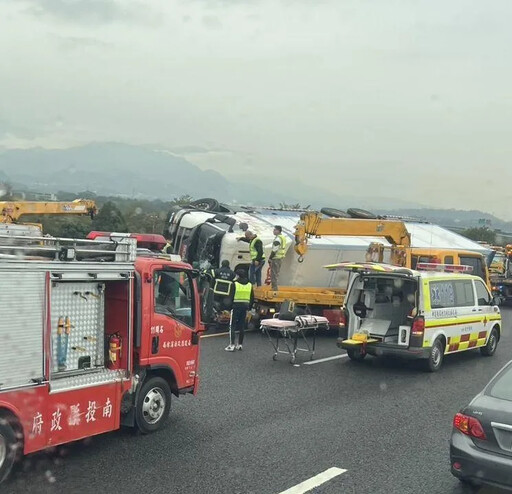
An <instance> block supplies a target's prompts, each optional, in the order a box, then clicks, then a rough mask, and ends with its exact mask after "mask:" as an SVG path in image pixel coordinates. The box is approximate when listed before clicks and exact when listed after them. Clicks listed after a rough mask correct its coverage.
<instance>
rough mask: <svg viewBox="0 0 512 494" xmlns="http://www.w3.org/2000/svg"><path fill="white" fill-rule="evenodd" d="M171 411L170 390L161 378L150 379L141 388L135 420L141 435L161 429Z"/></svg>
mask: <svg viewBox="0 0 512 494" xmlns="http://www.w3.org/2000/svg"><path fill="white" fill-rule="evenodd" d="M170 410H171V390H170V388H169V385H168V384H167V382H166V381H165V379H162V378H161V377H151V378H149V379H148V380H147V381H146V382H145V383H144V385H143V386H142V388H141V390H140V393H139V398H138V400H137V407H136V410H135V419H136V421H137V427H138V428H139V430H140V431H141V432H142V433H143V434H149V433H150V432H155V431H157V430H158V429H161V428H162V427H163V425H164V424H165V422H166V420H167V418H168V417H169V412H170Z"/></svg>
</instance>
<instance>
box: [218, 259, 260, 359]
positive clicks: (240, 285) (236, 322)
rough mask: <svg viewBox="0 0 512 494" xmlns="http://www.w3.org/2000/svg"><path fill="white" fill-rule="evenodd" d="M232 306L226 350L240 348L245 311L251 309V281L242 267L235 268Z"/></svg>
mask: <svg viewBox="0 0 512 494" xmlns="http://www.w3.org/2000/svg"><path fill="white" fill-rule="evenodd" d="M232 287H233V290H232V294H233V306H232V309H231V320H230V323H229V345H228V346H227V347H226V348H225V350H226V351H227V352H234V351H235V350H242V344H243V342H244V333H245V325H246V324H247V312H248V311H249V310H251V307H252V304H253V302H254V295H253V289H252V283H250V282H249V280H248V279H247V274H246V272H245V271H244V270H243V269H237V271H236V279H235V281H234V283H233V285H232ZM237 331H238V345H236V346H235V333H236V332H237Z"/></svg>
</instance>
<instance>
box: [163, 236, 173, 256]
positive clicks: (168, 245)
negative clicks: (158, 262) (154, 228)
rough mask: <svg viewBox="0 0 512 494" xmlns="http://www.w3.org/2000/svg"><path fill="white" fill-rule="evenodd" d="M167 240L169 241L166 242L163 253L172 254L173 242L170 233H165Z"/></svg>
mask: <svg viewBox="0 0 512 494" xmlns="http://www.w3.org/2000/svg"><path fill="white" fill-rule="evenodd" d="M165 240H167V243H166V244H165V246H164V248H163V249H162V254H172V244H171V238H170V235H168V234H167V235H165Z"/></svg>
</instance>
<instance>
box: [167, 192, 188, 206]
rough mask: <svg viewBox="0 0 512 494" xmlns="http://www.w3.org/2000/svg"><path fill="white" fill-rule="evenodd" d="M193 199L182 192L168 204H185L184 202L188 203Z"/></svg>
mask: <svg viewBox="0 0 512 494" xmlns="http://www.w3.org/2000/svg"><path fill="white" fill-rule="evenodd" d="M193 200H194V198H193V197H192V196H189V195H188V194H184V195H181V196H179V197H175V198H174V199H173V200H172V201H170V203H169V204H170V206H185V205H186V204H190V203H191V202H192V201H193Z"/></svg>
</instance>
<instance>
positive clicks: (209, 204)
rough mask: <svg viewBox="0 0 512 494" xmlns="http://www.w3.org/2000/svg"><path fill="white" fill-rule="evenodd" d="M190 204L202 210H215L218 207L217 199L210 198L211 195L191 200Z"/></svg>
mask: <svg viewBox="0 0 512 494" xmlns="http://www.w3.org/2000/svg"><path fill="white" fill-rule="evenodd" d="M190 206H192V207H194V208H195V209H202V210H203V211H216V210H217V209H218V208H219V201H217V199H212V198H211V197H205V198H204V199H197V201H192V202H191V203H190Z"/></svg>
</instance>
